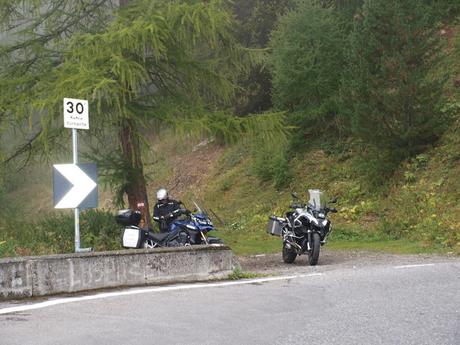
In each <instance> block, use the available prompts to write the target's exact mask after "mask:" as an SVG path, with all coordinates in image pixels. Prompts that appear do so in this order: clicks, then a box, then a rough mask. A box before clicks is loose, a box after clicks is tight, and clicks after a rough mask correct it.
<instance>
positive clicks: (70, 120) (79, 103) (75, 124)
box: [64, 98, 94, 253]
mask: <svg viewBox="0 0 460 345" xmlns="http://www.w3.org/2000/svg"><path fill="white" fill-rule="evenodd" d="M64 127H65V128H72V147H73V164H74V165H75V166H77V164H78V133H77V129H89V121H88V101H87V100H81V99H74V98H64ZM93 188H94V187H93ZM85 193H86V191H85ZM68 194H70V192H69V193H68ZM73 194H75V192H74V193H73ZM84 196H85V195H83V197H84ZM78 206H79V205H76V206H75V252H76V253H81V252H90V251H92V248H80V209H79V207H78ZM64 207H68V206H64Z"/></svg>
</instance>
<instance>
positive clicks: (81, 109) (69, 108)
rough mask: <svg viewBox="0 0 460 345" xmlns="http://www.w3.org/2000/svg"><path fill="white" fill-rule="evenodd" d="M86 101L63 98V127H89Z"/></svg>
mask: <svg viewBox="0 0 460 345" xmlns="http://www.w3.org/2000/svg"><path fill="white" fill-rule="evenodd" d="M88 117H89V116H88V101H87V100H84V99H75V98H64V127H65V128H76V129H89V119H88Z"/></svg>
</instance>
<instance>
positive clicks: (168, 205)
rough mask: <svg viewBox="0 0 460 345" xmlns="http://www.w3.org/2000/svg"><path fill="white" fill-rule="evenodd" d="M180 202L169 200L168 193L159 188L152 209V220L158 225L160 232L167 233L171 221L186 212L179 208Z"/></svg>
mask: <svg viewBox="0 0 460 345" xmlns="http://www.w3.org/2000/svg"><path fill="white" fill-rule="evenodd" d="M180 204H181V202H179V201H176V200H174V199H170V198H169V195H168V191H167V190H166V189H164V188H161V189H159V190H158V191H157V203H156V204H155V206H154V207H153V220H155V221H156V222H158V223H159V226H160V232H168V231H169V226H170V224H171V222H172V221H173V220H175V219H176V218H177V217H178V216H180V215H181V214H183V213H184V211H185V212H186V210H184V209H182V208H181V207H180Z"/></svg>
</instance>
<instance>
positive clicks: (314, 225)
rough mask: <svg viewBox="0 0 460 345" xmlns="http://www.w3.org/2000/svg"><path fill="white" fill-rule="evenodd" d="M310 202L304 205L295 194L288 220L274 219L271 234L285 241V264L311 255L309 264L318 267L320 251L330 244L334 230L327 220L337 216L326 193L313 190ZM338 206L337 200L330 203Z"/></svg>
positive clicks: (271, 222)
mask: <svg viewBox="0 0 460 345" xmlns="http://www.w3.org/2000/svg"><path fill="white" fill-rule="evenodd" d="M308 192H309V194H310V200H309V201H308V203H302V201H301V200H300V199H299V197H298V196H297V194H296V193H292V197H293V198H294V202H293V203H292V204H291V205H290V208H292V209H294V211H293V212H292V211H291V212H286V214H285V217H277V216H270V217H269V218H270V220H269V223H268V227H267V232H268V233H269V234H271V235H274V236H280V237H282V239H283V261H284V262H286V263H293V262H294V260H295V259H296V257H297V255H302V254H307V256H308V263H309V264H310V265H311V266H314V265H316V264H317V263H318V259H319V252H320V248H321V246H322V245H323V244H325V243H326V239H327V236H328V235H329V234H330V232H331V229H332V226H331V221H330V220H329V219H328V218H327V215H328V213H336V212H337V210H336V209H335V208H329V207H327V206H326V204H325V202H324V196H323V193H322V192H321V191H319V190H317V189H309V190H308ZM335 202H337V198H335V199H334V200H331V201H329V203H335Z"/></svg>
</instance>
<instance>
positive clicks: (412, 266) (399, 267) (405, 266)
mask: <svg viewBox="0 0 460 345" xmlns="http://www.w3.org/2000/svg"><path fill="white" fill-rule="evenodd" d="M429 266H434V264H419V265H403V266H395V268H396V269H402V268H416V267H429Z"/></svg>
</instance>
